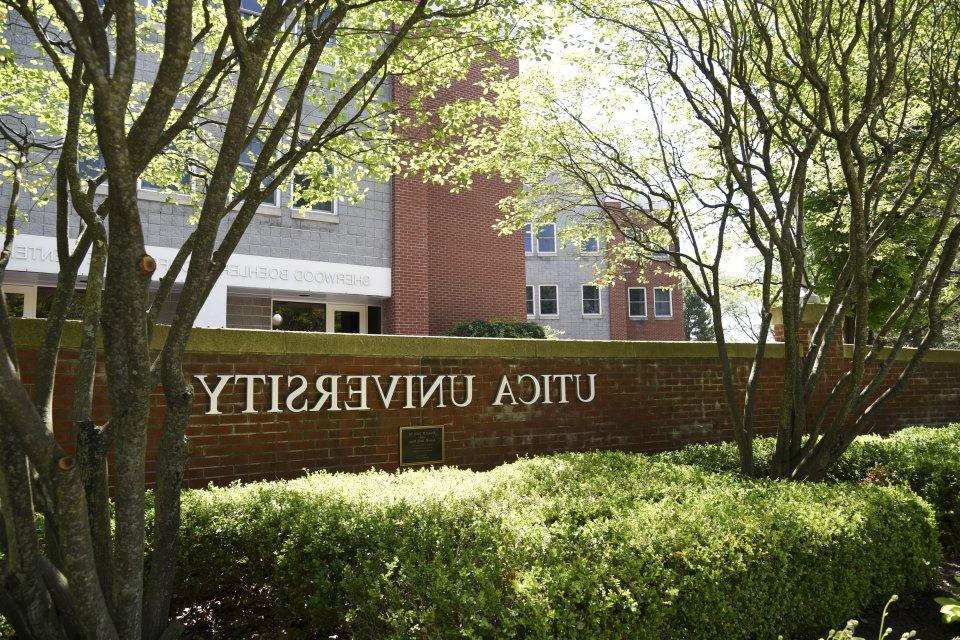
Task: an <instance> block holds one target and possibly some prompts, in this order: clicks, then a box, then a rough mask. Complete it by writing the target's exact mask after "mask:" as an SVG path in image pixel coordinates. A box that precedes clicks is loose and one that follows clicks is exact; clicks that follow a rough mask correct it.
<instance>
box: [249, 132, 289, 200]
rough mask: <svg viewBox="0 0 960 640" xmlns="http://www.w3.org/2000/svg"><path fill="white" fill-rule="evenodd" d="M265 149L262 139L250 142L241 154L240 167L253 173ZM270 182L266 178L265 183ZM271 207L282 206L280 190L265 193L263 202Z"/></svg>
mask: <svg viewBox="0 0 960 640" xmlns="http://www.w3.org/2000/svg"><path fill="white" fill-rule="evenodd" d="M262 150H263V143H262V142H261V141H260V140H257V139H254V140H252V141H251V142H250V145H249V146H248V147H247V148H246V149H244V151H243V153H242V154H240V168H241V169H242V170H243V171H244V172H245V173H246V175H250V174H252V173H253V167H254V165H255V164H256V163H257V158H258V157H260V152H261V151H262ZM267 182H269V180H264V184H266V183H267ZM262 204H265V205H268V206H271V207H279V206H280V190H279V189H274V190H272V191H269V192H267V193H265V194H264V196H263V203H262Z"/></svg>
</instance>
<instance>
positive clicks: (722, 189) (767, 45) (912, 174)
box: [461, 0, 960, 479]
mask: <svg viewBox="0 0 960 640" xmlns="http://www.w3.org/2000/svg"><path fill="white" fill-rule="evenodd" d="M558 6H560V7H561V8H562V10H563V15H564V17H565V18H567V20H568V22H567V23H566V24H565V25H564V27H563V28H562V29H560V30H559V31H558V37H559V41H560V42H561V43H562V44H561V45H556V46H554V47H553V48H551V49H547V50H543V51H541V56H540V57H541V59H542V60H541V62H540V63H539V64H537V63H536V61H534V63H533V64H531V65H530V66H529V67H528V72H527V73H526V74H522V76H521V77H520V78H518V79H515V80H510V81H508V82H507V83H506V85H505V86H504V87H503V88H500V90H499V95H500V96H501V99H500V101H499V106H500V111H499V112H498V113H497V116H498V117H499V118H500V119H502V121H503V122H504V123H505V126H503V127H502V128H501V129H499V130H498V131H493V130H491V131H490V132H489V133H490V135H488V136H487V137H486V138H485V142H484V143H477V144H476V148H477V152H476V154H475V157H474V159H473V160H474V161H473V162H472V163H471V162H465V163H463V164H462V165H461V166H462V167H463V170H464V171H465V172H469V171H474V170H476V168H477V167H486V168H487V169H488V170H491V171H492V170H494V169H496V170H501V171H502V170H507V171H508V172H511V176H512V177H513V178H514V179H516V180H517V182H518V183H519V184H522V185H523V187H522V188H519V189H518V190H517V192H516V193H515V194H514V195H513V197H511V198H509V199H507V200H506V201H505V202H504V203H503V210H504V219H503V222H502V228H503V229H504V230H505V231H509V230H511V229H515V228H517V227H518V226H519V225H521V224H523V223H525V222H530V221H538V222H548V221H550V219H551V218H552V217H553V216H555V215H556V212H558V211H562V210H570V209H575V208H581V207H589V208H592V209H593V210H594V211H595V212H596V219H595V225H596V226H597V227H599V228H601V229H602V232H603V234H605V235H606V236H607V238H608V239H619V238H623V239H625V240H626V241H625V242H619V241H617V242H608V243H607V246H608V247H611V251H610V255H609V256H608V260H607V264H608V266H609V268H610V271H611V272H612V273H613V274H614V275H613V276H611V277H616V275H615V274H616V271H617V270H618V268H619V267H620V266H621V265H623V264H625V263H632V262H634V261H636V260H644V259H647V260H649V259H652V257H653V256H654V255H655V254H661V255H662V254H663V253H667V254H668V255H669V256H670V257H671V259H672V260H673V261H674V264H676V266H677V268H678V269H679V270H680V271H681V272H682V273H683V274H684V276H685V278H686V281H687V282H688V284H689V285H690V286H691V287H692V288H693V290H694V291H695V292H696V294H697V295H698V296H699V297H700V298H701V299H702V300H703V301H704V303H705V304H706V305H707V306H708V307H709V308H710V310H711V315H712V317H713V324H714V331H715V339H716V340H717V343H718V347H719V349H720V354H721V361H722V363H723V366H724V380H725V389H726V392H727V404H728V406H729V407H730V411H731V413H730V419H731V423H732V426H733V428H734V431H735V433H736V437H737V441H738V443H739V444H740V448H741V457H742V460H743V469H744V471H746V472H747V473H751V472H752V447H751V444H750V443H751V441H752V436H753V414H754V407H755V401H756V393H757V391H756V387H755V384H756V381H757V379H758V373H759V371H760V370H761V369H762V368H763V367H764V355H765V351H766V348H765V344H766V342H767V341H768V340H769V339H771V338H772V336H771V335H770V334H771V332H770V329H771V319H772V313H773V310H774V307H780V308H781V309H782V321H783V325H784V347H785V365H786V366H785V373H784V386H783V388H784V392H783V395H782V397H781V399H780V425H779V437H778V446H777V452H776V464H775V467H774V473H775V475H778V476H782V477H790V478H796V479H802V478H816V477H821V476H822V475H823V473H824V471H825V469H826V468H828V467H829V466H830V465H831V464H832V463H833V461H835V460H836V459H837V457H838V456H839V455H840V453H841V452H842V451H843V450H844V449H845V448H846V446H848V444H849V442H850V441H851V439H852V438H853V437H855V435H856V434H857V433H859V432H861V431H863V430H865V429H867V428H868V427H869V425H870V423H871V419H872V417H873V416H874V415H876V412H877V411H878V409H879V408H880V407H882V406H883V404H884V403H885V402H886V401H887V400H889V398H891V397H892V396H893V395H894V394H896V393H897V392H898V391H899V389H900V388H901V387H902V386H903V384H905V382H906V381H907V380H908V379H909V377H910V375H911V374H912V372H913V370H914V369H915V367H916V366H917V364H918V363H919V362H920V360H922V358H923V356H924V354H925V353H926V351H927V350H928V349H930V348H931V347H933V346H934V345H937V344H939V343H940V340H941V335H942V333H943V325H944V314H945V313H949V312H950V310H951V309H955V308H956V297H955V294H954V291H955V281H956V270H955V267H954V265H955V263H956V258H957V247H958V244H960V216H958V206H957V205H958V202H957V200H958V193H960V171H958V164H957V163H956V162H955V161H954V156H955V152H956V149H957V141H958V131H960V130H958V117H960V92H958V89H960V82H958V78H960V74H958V68H960V55H958V53H960V52H958V50H957V46H958V45H957V35H958V29H960V8H958V6H957V5H956V3H954V2H948V1H942V0H839V1H837V0H799V1H794V0H782V1H781V0H772V1H770V2H760V3H757V2H753V1H748V0H720V1H718V2H715V1H712V0H711V1H707V0H693V1H692V2H691V1H687V0H667V1H660V0H658V1H654V0H643V1H641V2H633V1H630V2H628V1H625V0H575V1H574V2H571V3H559V5H558ZM558 58H560V59H563V60H564V62H565V64H563V65H557V64H556V62H555V61H556V59H558ZM551 69H552V70H554V72H553V73H550V72H549V70H551ZM484 145H486V146H484ZM610 203H617V206H610ZM911 237H913V238H917V239H918V240H919V242H917V243H916V244H914V243H910V244H911V246H907V247H906V248H905V246H904V245H905V244H907V243H908V238H911ZM841 239H842V240H841ZM838 240H841V241H839V242H837V241H838ZM893 257H895V259H889V258H893ZM747 261H749V262H750V264H749V265H743V266H741V265H740V264H738V263H745V262H747ZM731 267H734V268H733V269H732V271H733V272H734V273H736V274H737V275H739V276H740V278H741V279H742V281H743V282H742V283H738V285H740V284H742V285H745V286H750V287H752V288H753V290H754V291H755V295H754V299H755V303H756V307H757V308H758V309H759V322H758V323H757V325H758V326H757V338H758V342H759V346H758V349H757V352H756V356H755V358H754V359H753V362H752V365H751V373H750V375H749V376H748V378H747V381H746V385H745V388H743V387H741V386H738V383H736V382H735V380H734V375H733V364H732V361H731V359H730V357H729V353H728V351H727V348H726V341H727V340H726V333H725V330H724V327H723V318H724V316H725V309H726V307H727V306H728V304H727V300H728V299H725V297H724V289H725V288H728V285H727V283H728V281H729V278H728V276H729V275H730V272H731ZM737 267H739V268H737ZM881 287H882V290H881ZM813 290H816V291H817V292H818V293H819V295H820V297H821V298H822V299H823V300H824V302H825V304H826V308H825V313H824V315H823V318H822V320H820V321H819V322H818V323H817V326H816V328H815V330H814V331H813V334H812V336H809V340H807V338H806V337H804V338H803V340H801V336H800V324H801V319H802V318H803V317H804V310H805V308H806V306H807V300H808V298H809V296H810V294H811V291H813ZM878 293H882V295H877V294H878ZM845 323H849V326H850V332H849V338H850V341H851V342H852V345H853V347H852V348H853V357H852V360H851V361H850V363H849V368H848V370H847V371H846V372H845V373H844V375H843V376H841V378H840V381H839V382H838V383H837V385H836V386H835V387H834V388H833V390H832V392H831V393H829V394H827V398H826V400H825V401H823V402H821V401H818V400H815V397H814V389H816V388H817V386H818V385H819V384H821V383H822V379H823V378H822V372H823V370H824V368H823V365H824V362H825V359H826V358H827V357H828V354H829V353H830V349H831V345H833V344H834V342H835V341H836V340H839V339H840V338H841V336H842V334H843V331H844V324H845ZM802 342H809V348H807V347H806V346H805V345H804V344H802ZM910 345H912V346H915V347H916V350H914V351H910V352H905V351H904V348H905V347H906V346H910ZM900 356H904V358H905V360H904V361H903V362H905V364H898V358H899V357H900ZM890 376H892V377H890ZM890 380H893V382H892V384H891V383H890Z"/></svg>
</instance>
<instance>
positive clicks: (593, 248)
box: [582, 238, 600, 253]
mask: <svg viewBox="0 0 960 640" xmlns="http://www.w3.org/2000/svg"><path fill="white" fill-rule="evenodd" d="M582 250H583V252H584V253H597V252H598V251H600V241H599V240H597V239H596V238H587V239H586V240H584V241H583V249H582Z"/></svg>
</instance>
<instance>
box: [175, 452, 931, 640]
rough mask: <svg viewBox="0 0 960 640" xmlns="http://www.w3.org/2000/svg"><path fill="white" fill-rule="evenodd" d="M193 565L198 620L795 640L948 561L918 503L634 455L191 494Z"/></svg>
mask: <svg viewBox="0 0 960 640" xmlns="http://www.w3.org/2000/svg"><path fill="white" fill-rule="evenodd" d="M181 552H182V557H181V563H180V577H181V580H180V592H179V594H178V595H179V600H180V602H181V603H198V602H212V601H223V600H229V599H231V598H239V601H240V602H242V603H244V606H245V607H246V610H248V611H253V610H267V611H269V612H270V616H271V617H272V622H271V624H274V625H276V626H277V627H283V628H287V629H300V630H302V634H303V635H304V636H307V635H310V634H315V635H316V636H317V637H319V636H320V635H321V634H344V635H346V636H348V637H355V638H412V637H417V638H461V637H468V638H492V637H496V638H511V637H523V638H623V637H629V638H638V639H650V640H653V639H656V640H670V639H674V638H676V639H681V638H684V639H685V638H693V637H699V638H707V637H709V638H714V639H717V640H727V639H730V640H733V639H741V638H742V639H747V638H752V639H756V640H763V639H765V638H770V639H773V638H776V637H777V635H778V634H784V635H786V636H787V637H796V636H797V635H799V634H801V633H810V634H813V633H816V632H819V631H822V630H823V629H825V628H827V627H830V626H835V625H839V624H841V623H843V622H844V621H845V620H847V619H848V618H849V617H851V616H853V615H854V614H856V613H858V612H859V611H861V610H862V609H863V607H865V606H866V605H868V604H870V603H873V602H877V601H879V600H882V599H884V598H886V597H887V596H889V595H890V594H891V593H901V594H902V593H906V592H909V591H911V590H915V589H920V588H923V587H925V586H926V585H927V584H929V580H930V579H931V574H932V566H933V565H934V564H935V563H936V562H937V561H938V559H939V546H938V543H937V532H936V526H935V522H934V517H933V513H932V510H931V509H930V507H929V506H928V505H926V504H925V503H924V502H923V501H922V500H920V499H919V498H917V497H916V496H915V495H914V494H912V493H910V492H909V491H907V490H905V489H903V488H898V487H879V486H870V485H842V484H836V485H824V484H794V483H785V482H773V481H769V480H748V479H743V478H738V477H736V476H733V475H728V474H711V473H707V472H705V471H702V470H700V469H696V468H694V467H691V466H683V465H673V464H666V463H662V462H657V461H654V460H651V459H649V458H647V457H645V456H640V455H631V454H623V453H595V454H561V455H556V456H549V457H542V458H535V459H528V460H521V461H519V462H516V463H514V464H510V465H504V466H502V467H499V468H497V469H494V470H493V471H488V472H482V473H478V472H470V471H464V470H456V469H449V468H445V469H439V470H432V471H416V472H405V473H402V474H399V475H390V474H385V473H374V472H371V473H367V474H360V475H347V474H326V473H319V474H313V475H310V476H308V477H306V478H302V479H298V480H294V481H289V482H280V483H258V484H250V485H244V486H239V485H237V486H232V487H229V488H224V489H211V490H205V491H191V492H188V493H186V494H185V497H184V505H183V537H182V543H181ZM291 633H292V637H296V633H295V632H291ZM311 637H313V636H311Z"/></svg>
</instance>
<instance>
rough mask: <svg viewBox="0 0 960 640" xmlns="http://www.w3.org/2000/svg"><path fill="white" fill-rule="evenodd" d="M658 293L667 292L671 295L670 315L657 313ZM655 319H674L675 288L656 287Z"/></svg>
mask: <svg viewBox="0 0 960 640" xmlns="http://www.w3.org/2000/svg"><path fill="white" fill-rule="evenodd" d="M657 291H666V292H668V293H669V294H670V297H669V301H670V315H666V316H665V315H661V314H659V313H657ZM653 317H654V318H657V319H661V320H666V319H669V318H672V317H673V287H654V289H653Z"/></svg>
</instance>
